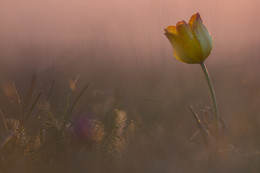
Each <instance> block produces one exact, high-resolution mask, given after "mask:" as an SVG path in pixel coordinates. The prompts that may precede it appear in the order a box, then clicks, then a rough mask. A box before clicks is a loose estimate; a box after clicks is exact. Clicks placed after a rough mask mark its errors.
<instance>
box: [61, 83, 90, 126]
mask: <svg viewBox="0 0 260 173" xmlns="http://www.w3.org/2000/svg"><path fill="white" fill-rule="evenodd" d="M88 86H89V84H87V85H86V86H85V87H84V88H83V89H82V91H81V92H80V94H79V95H78V97H77V98H76V100H75V101H74V103H73V104H72V106H71V108H70V110H69V112H68V113H67V114H65V116H64V121H65V122H66V121H68V120H69V116H70V114H71V112H72V111H73V108H74V107H75V105H76V104H77V102H78V101H79V99H80V97H81V96H82V95H83V93H84V92H85V90H86V89H87V88H88Z"/></svg>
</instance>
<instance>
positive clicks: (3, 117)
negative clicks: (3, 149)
mask: <svg viewBox="0 0 260 173" xmlns="http://www.w3.org/2000/svg"><path fill="white" fill-rule="evenodd" d="M0 113H1V116H2V119H3V122H4V125H5V130H6V132H8V127H7V124H6V119H5V116H4V114H3V112H2V110H1V109H0Z"/></svg>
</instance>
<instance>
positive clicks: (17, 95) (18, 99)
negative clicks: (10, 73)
mask: <svg viewBox="0 0 260 173" xmlns="http://www.w3.org/2000/svg"><path fill="white" fill-rule="evenodd" d="M12 84H13V88H14V90H15V94H16V97H17V101H18V103H19V104H21V99H20V97H19V94H18V91H17V89H16V87H15V84H14V81H13V80H12Z"/></svg>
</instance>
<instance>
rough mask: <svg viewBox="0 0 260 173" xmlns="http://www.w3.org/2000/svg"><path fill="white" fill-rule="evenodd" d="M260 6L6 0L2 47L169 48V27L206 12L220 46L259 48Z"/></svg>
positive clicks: (199, 0)
mask: <svg viewBox="0 0 260 173" xmlns="http://www.w3.org/2000/svg"><path fill="white" fill-rule="evenodd" d="M259 7H260V2H259V1H258V0H247V1H245V0H212V1H210V0H196V1H194V0H73V1H72V0H2V1H1V2H0V26H1V27H0V44H1V45H0V47H2V50H3V51H5V50H6V49H5V47H10V46H19V45H30V44H33V45H39V46H40V45H47V46H53V45H55V46H57V45H63V44H66V45H69V44H80V43H84V44H86V47H88V46H89V45H91V44H94V43H96V42H101V43H103V44H108V45H109V47H110V48H111V49H114V50H115V51H116V50H117V49H118V48H122V47H124V48H125V49H132V48H133V47H138V48H139V49H142V51H143V53H145V52H149V51H150V50H151V49H152V50H154V49H157V48H158V47H161V46H162V45H163V46H164V45H165V46H169V45H168V44H169V43H168V41H167V39H165V37H164V35H163V32H164V31H163V28H164V27H166V26H167V25H171V24H176V22H177V21H179V20H186V21H188V20H189V18H190V16H191V15H192V14H194V13H196V12H200V13H201V15H202V17H203V20H204V23H205V25H206V26H207V27H208V30H209V31H210V33H211V34H212V36H213V37H214V49H216V50H217V51H228V49H229V48H230V47H232V48H234V47H236V48H237V49H238V50H241V49H245V48H247V47H248V48H251V49H252V50H254V51H256V50H257V49H258V47H259V41H260V39H259V37H260V19H259V16H260V12H259V9H258V8H259ZM3 47H4V48H3ZM129 51H131V50H129ZM256 53H257V52H256Z"/></svg>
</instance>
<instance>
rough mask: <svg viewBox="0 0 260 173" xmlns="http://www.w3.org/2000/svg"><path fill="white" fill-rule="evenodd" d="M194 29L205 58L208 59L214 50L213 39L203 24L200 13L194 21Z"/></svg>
mask: <svg viewBox="0 0 260 173" xmlns="http://www.w3.org/2000/svg"><path fill="white" fill-rule="evenodd" d="M192 30H193V32H194V35H195V37H196V38H197V39H198V41H199V43H200V46H201V48H202V51H203V58H204V59H206V58H207V57H208V56H209V54H210V52H211V50H212V44H213V40H212V37H211V36H210V35H209V32H208V30H207V28H206V27H205V26H204V25H203V23H202V20H201V17H200V15H197V16H196V18H195V20H194V21H193V24H192Z"/></svg>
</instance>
